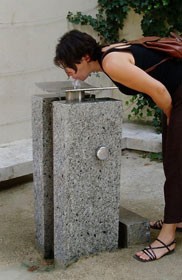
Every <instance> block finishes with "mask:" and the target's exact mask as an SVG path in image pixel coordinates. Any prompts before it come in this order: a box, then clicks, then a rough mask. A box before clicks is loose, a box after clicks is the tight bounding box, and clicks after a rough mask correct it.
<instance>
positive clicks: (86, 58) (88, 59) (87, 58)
mask: <svg viewBox="0 0 182 280" xmlns="http://www.w3.org/2000/svg"><path fill="white" fill-rule="evenodd" d="M84 59H85V61H86V62H90V60H91V59H90V56H89V55H88V54H86V55H85V56H84Z"/></svg>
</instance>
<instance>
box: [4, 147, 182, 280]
mask: <svg viewBox="0 0 182 280" xmlns="http://www.w3.org/2000/svg"><path fill="white" fill-rule="evenodd" d="M121 174H122V176H121V177H122V179H121V205H122V206H123V207H125V208H128V209H129V210H131V211H134V212H136V213H138V214H140V215H142V216H145V217H148V218H149V219H155V218H156V217H162V213H163V196H162V193H163V192H162V188H163V181H164V176H163V170H162V163H156V162H151V161H150V160H149V159H146V158H142V157H141V155H140V154H138V153H135V152H128V151H125V152H124V155H123V157H122V169H121ZM1 184H2V183H1ZM10 184H11V185H12V182H11V183H10ZM0 222H1V226H0V248H1V249H0V280H31V279H33V280H52V279H54V280H58V279H59V280H78V279H79V280H80V279H81V280H141V279H149V280H150V279H151V280H153V279H155V280H162V279H167V280H181V279H182V269H181V264H182V262H181V260H182V238H181V237H182V234H181V233H178V234H177V248H176V252H175V254H173V255H171V256H166V257H165V258H162V259H161V260H159V261H156V262H151V263H140V262H137V261H136V260H135V259H133V258H132V255H133V254H134V253H135V251H137V250H138V249H140V248H142V247H143V246H142V245H139V246H133V247H132V248H128V249H120V250H117V251H115V252H112V253H109V252H105V253H101V254H99V255H96V256H90V257H88V258H82V259H80V260H79V261H78V262H76V263H74V264H73V265H71V266H70V267H68V268H67V269H66V270H61V269H58V268H56V269H53V268H52V266H51V265H49V266H46V265H44V263H43V260H42V259H41V257H40V255H39V254H38V252H37V250H36V248H35V239H34V237H35V236H34V200H33V184H32V182H31V181H30V182H27V183H23V184H20V183H19V184H15V183H14V185H12V186H11V188H6V189H3V188H2V186H1V188H0ZM156 235H157V232H155V231H153V232H152V238H155V236H156ZM37 265H38V266H39V269H36V266H37ZM34 266H35V267H34ZM30 268H31V270H34V268H35V271H34V272H31V271H29V270H30ZM48 269H50V271H49V272H47V271H46V270H48Z"/></svg>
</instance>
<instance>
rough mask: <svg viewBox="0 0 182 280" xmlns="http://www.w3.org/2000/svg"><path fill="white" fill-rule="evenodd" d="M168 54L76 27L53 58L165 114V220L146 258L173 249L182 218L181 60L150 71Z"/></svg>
mask: <svg viewBox="0 0 182 280" xmlns="http://www.w3.org/2000/svg"><path fill="white" fill-rule="evenodd" d="M165 57H166V54H164V53H162V52H157V51H153V50H151V49H146V48H144V47H142V46H138V45H132V46H127V47H126V46H125V45H124V44H121V43H118V44H112V45H108V46H105V47H102V46H100V45H99V44H98V43H97V42H96V41H95V39H94V38H92V37H91V36H90V35H88V34H87V33H82V32H80V31H77V30H72V31H70V32H68V33H66V34H65V35H64V36H63V37H62V38H61V39H60V41H59V43H58V45H57V47H56V56H55V58H54V63H55V64H56V65H57V66H59V67H61V68H63V69H64V70H65V72H66V73H67V75H68V76H69V77H72V78H73V79H78V80H85V79H86V78H87V77H88V76H89V75H90V74H91V73H92V72H104V73H105V74H106V75H107V76H108V77H109V78H110V79H111V80H112V81H113V83H114V84H115V85H116V86H117V87H118V88H119V90H120V91H121V92H122V93H125V94H128V95H135V94H138V93H142V94H144V95H145V96H148V97H149V98H151V99H152V100H153V101H154V102H155V103H156V105H157V106H158V107H159V108H160V109H161V110H162V111H163V113H164V116H165V117H164V121H163V152H164V171H165V175H166V182H165V185H164V195H165V209H164V223H163V225H162V229H161V231H160V233H159V235H158V238H157V239H156V240H155V241H154V242H153V243H152V244H151V245H150V246H149V247H146V248H145V249H144V250H142V251H140V252H137V253H136V254H135V256H134V257H135V258H136V259H137V260H139V261H143V262H148V261H153V260H158V259H160V258H161V257H163V256H164V255H167V254H170V253H172V252H174V250H175V243H176V242H175V231H176V226H177V223H180V222H182V62H181V61H179V60H178V61H177V60H176V59H171V60H168V61H165V62H164V63H162V64H160V65H159V66H158V67H157V68H156V69H155V70H153V71H151V72H150V73H149V74H147V73H146V72H145V70H146V69H148V68H150V67H151V66H152V65H155V64H157V63H158V62H160V61H161V60H162V59H164V58H165Z"/></svg>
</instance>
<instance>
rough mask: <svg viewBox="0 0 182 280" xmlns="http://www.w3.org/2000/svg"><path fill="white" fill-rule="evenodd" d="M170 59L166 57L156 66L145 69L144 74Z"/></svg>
mask: <svg viewBox="0 0 182 280" xmlns="http://www.w3.org/2000/svg"><path fill="white" fill-rule="evenodd" d="M171 58H172V57H166V58H164V59H162V60H161V61H160V62H159V63H157V64H155V65H153V66H151V67H149V68H147V69H146V70H145V72H146V73H149V72H151V71H152V70H154V69H155V68H156V67H157V66H158V65H160V64H162V63H164V62H165V61H167V60H169V59H171Z"/></svg>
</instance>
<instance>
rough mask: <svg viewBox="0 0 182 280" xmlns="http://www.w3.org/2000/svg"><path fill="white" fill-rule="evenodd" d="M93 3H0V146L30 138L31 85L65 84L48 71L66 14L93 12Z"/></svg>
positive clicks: (24, 0) (19, 0) (60, 0)
mask: <svg viewBox="0 0 182 280" xmlns="http://www.w3.org/2000/svg"><path fill="white" fill-rule="evenodd" d="M96 4H97V1H96V0H92V1H89V0H77V1H73V0H66V1H63V0H51V1H50V0H36V1H35V0H0V23H1V24H0V42H1V45H0V61H1V63H0V143H6V142H11V141H14V140H18V139H22V138H29V137H31V97H32V95H34V94H35V93H37V88H36V86H35V82H40V81H51V80H52V81H53V80H65V79H66V76H65V74H64V73H63V72H62V71H59V70H58V69H57V68H56V67H55V66H54V65H53V57H54V52H55V45H56V43H57V39H58V38H59V37H60V36H61V35H62V34H63V33H65V31H67V30H68V28H69V26H68V23H67V20H66V15H67V13H68V11H69V10H71V11H76V10H81V11H83V12H84V13H85V12H88V13H90V12H93V10H94V9H95V7H96Z"/></svg>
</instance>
